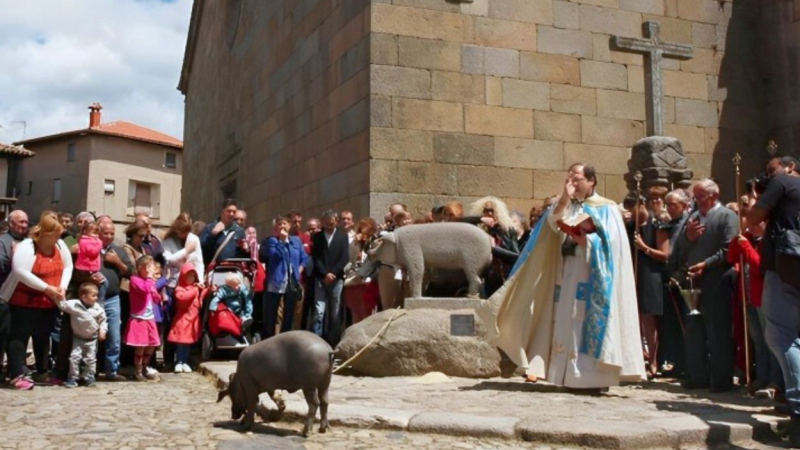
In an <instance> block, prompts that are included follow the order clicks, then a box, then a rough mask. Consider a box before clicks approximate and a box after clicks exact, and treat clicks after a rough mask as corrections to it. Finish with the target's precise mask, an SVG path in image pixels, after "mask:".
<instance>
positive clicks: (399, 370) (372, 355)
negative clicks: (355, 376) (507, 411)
mask: <svg viewBox="0 0 800 450" xmlns="http://www.w3.org/2000/svg"><path fill="white" fill-rule="evenodd" d="M414 300H418V302H417V303H416V304H417V305H420V304H421V302H422V301H426V302H427V301H430V302H433V303H438V302H441V301H442V300H446V299H440V298H436V299H406V306H408V304H409V303H412V304H414ZM449 300H452V301H454V302H457V301H462V300H463V301H468V302H473V303H472V305H479V303H474V302H481V301H483V300H477V299H475V300H473V299H449ZM448 303H449V302H444V303H440V304H438V306H442V307H444V306H447V305H448ZM449 305H450V306H453V305H454V303H449ZM474 307H475V306H472V307H469V306H466V307H462V308H458V309H455V308H454V309H442V308H422V309H420V308H417V309H411V310H406V311H405V312H404V313H401V315H398V316H397V317H396V319H395V320H394V322H392V323H391V324H390V325H389V327H388V328H387V329H386V332H385V333H384V334H383V336H382V337H381V338H380V339H379V340H378V341H377V342H376V343H375V344H373V345H372V346H371V347H370V348H368V349H367V350H366V351H365V352H364V353H363V354H361V356H360V357H359V358H356V360H355V361H354V362H353V363H352V366H351V367H352V369H353V370H354V371H355V372H358V373H360V374H362V375H367V376H375V377H385V376H419V375H425V374H426V373H428V372H442V373H444V374H446V375H449V376H455V377H469V378H488V377H496V376H498V375H500V354H499V353H498V351H497V349H496V348H495V347H494V345H492V344H490V343H489V342H488V341H487V340H486V327H485V326H484V324H483V323H482V322H481V320H480V318H479V317H478V316H477V315H476V314H475V309H474ZM394 314H395V311H392V310H389V311H383V312H381V313H378V314H374V315H372V316H369V317H367V318H366V319H364V320H362V321H361V322H359V323H357V324H355V325H353V326H351V327H350V328H348V329H347V331H346V332H345V335H344V339H342V341H341V342H340V343H339V345H338V346H337V347H336V352H337V357H338V358H341V359H342V360H347V359H349V358H350V357H352V356H353V355H355V354H356V353H357V352H358V351H360V350H361V349H362V348H364V347H365V346H366V345H367V343H368V342H370V341H371V339H372V337H373V336H375V335H377V334H378V332H379V331H380V330H381V329H382V328H383V326H384V325H385V324H386V322H387V321H388V320H389V319H390V318H391V317H392V316H394Z"/></svg>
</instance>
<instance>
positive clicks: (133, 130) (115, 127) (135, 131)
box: [14, 120, 183, 148]
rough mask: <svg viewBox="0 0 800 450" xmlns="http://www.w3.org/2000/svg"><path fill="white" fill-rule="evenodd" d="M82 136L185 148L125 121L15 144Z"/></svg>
mask: <svg viewBox="0 0 800 450" xmlns="http://www.w3.org/2000/svg"><path fill="white" fill-rule="evenodd" d="M81 134H104V135H108V136H117V137H122V138H127V139H134V140H137V141H144V142H150V143H153V144H159V145H166V146H168V147H174V148H183V142H181V141H180V140H179V139H176V138H174V137H172V136H169V135H166V134H164V133H161V132H158V131H156V130H153V129H150V128H145V127H143V126H140V125H136V124H135V123H130V122H126V121H124V120H118V121H116V122H108V123H103V124H100V125H98V126H96V127H91V128H84V129H82V130H73V131H67V132H64V133H58V134H52V135H50V136H42V137H37V138H33V139H26V140H24V141H20V142H15V143H14V144H15V145H19V144H32V143H37V142H43V141H49V140H53V139H60V138H65V137H70V136H73V135H81Z"/></svg>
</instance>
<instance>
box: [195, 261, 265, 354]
mask: <svg viewBox="0 0 800 450" xmlns="http://www.w3.org/2000/svg"><path fill="white" fill-rule="evenodd" d="M256 264H258V263H257V262H256V261H253V260H252V259H249V258H241V259H240V258H235V259H228V260H225V261H222V262H220V263H217V264H211V265H209V267H208V270H207V272H206V273H207V276H206V286H207V287H208V288H209V289H207V291H206V292H207V294H206V296H205V298H203V310H202V312H201V315H202V321H203V322H202V326H203V338H202V341H201V345H202V352H201V357H202V360H203V361H209V360H211V359H212V357H213V356H214V353H215V352H217V351H228V350H234V351H239V350H242V349H244V348H246V347H248V346H249V345H251V344H254V343H255V342H253V338H252V337H251V336H249V334H250V333H249V330H247V329H242V330H241V332H240V333H239V335H238V336H235V335H233V334H231V333H228V332H224V331H223V332H220V331H217V330H214V328H217V327H215V326H213V325H215V324H212V326H209V319H211V311H210V310H209V306H210V305H211V300H212V299H213V298H214V293H213V289H212V287H213V286H217V287H219V286H222V285H224V284H225V277H226V276H227V275H228V274H230V273H237V274H239V276H241V277H242V280H243V281H244V283H245V284H248V285H249V286H252V283H253V278H254V277H255V273H256V269H257V266H256ZM220 305H222V303H221V304H220Z"/></svg>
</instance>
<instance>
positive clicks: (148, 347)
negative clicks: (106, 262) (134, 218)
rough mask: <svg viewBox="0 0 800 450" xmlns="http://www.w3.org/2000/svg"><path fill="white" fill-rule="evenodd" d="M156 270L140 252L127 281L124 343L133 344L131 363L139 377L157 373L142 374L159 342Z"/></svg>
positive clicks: (152, 261)
mask: <svg viewBox="0 0 800 450" xmlns="http://www.w3.org/2000/svg"><path fill="white" fill-rule="evenodd" d="M155 271H156V265H155V261H154V260H153V257H152V256H142V257H141V258H139V259H138V260H137V261H136V275H133V276H132V277H131V283H130V299H131V317H130V319H129V320H128V325H127V327H126V330H125V343H126V344H128V345H130V346H131V347H135V348H136V350H135V356H134V359H133V363H134V366H135V367H136V379H137V380H139V381H144V380H156V379H158V375H156V374H150V373H146V374H143V368H144V367H145V366H147V365H148V363H149V362H150V359H151V358H152V357H153V354H154V353H155V351H156V348H158V346H160V345H161V338H160V337H159V335H158V327H157V326H156V320H155V313H154V310H155V304H156V303H159V304H160V303H161V295H160V294H159V293H158V290H157V288H156V282H155V280H154V279H153V278H154V276H155V275H154V274H155Z"/></svg>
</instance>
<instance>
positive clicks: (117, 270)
mask: <svg viewBox="0 0 800 450" xmlns="http://www.w3.org/2000/svg"><path fill="white" fill-rule="evenodd" d="M114 231H115V230H114V222H112V221H111V219H110V218H106V220H102V221H101V222H100V240H102V241H103V267H102V268H101V269H100V273H101V274H102V277H103V278H105V279H106V280H108V288H107V289H106V298H104V299H100V304H101V305H103V308H104V309H105V311H106V320H107V322H108V334H107V336H106V342H105V347H104V348H103V347H101V351H102V350H105V358H104V363H102V364H103V368H104V369H105V374H106V381H125V377H123V376H121V375H119V374H118V373H117V371H118V370H119V365H120V364H119V356H120V350H121V347H120V346H121V342H122V334H121V329H122V322H121V315H122V311H121V307H120V298H119V293H120V289H119V284H120V281H122V279H123V278H128V277H130V275H131V273H133V267H134V265H133V262H132V261H130V260H129V258H128V255H127V253H126V252H125V250H123V249H122V248H121V247H119V246H117V245H116V244H114ZM95 275H96V274H95ZM97 278H98V279H97V281H101V280H99V277H97ZM98 360H100V361H103V359H100V358H98Z"/></svg>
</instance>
